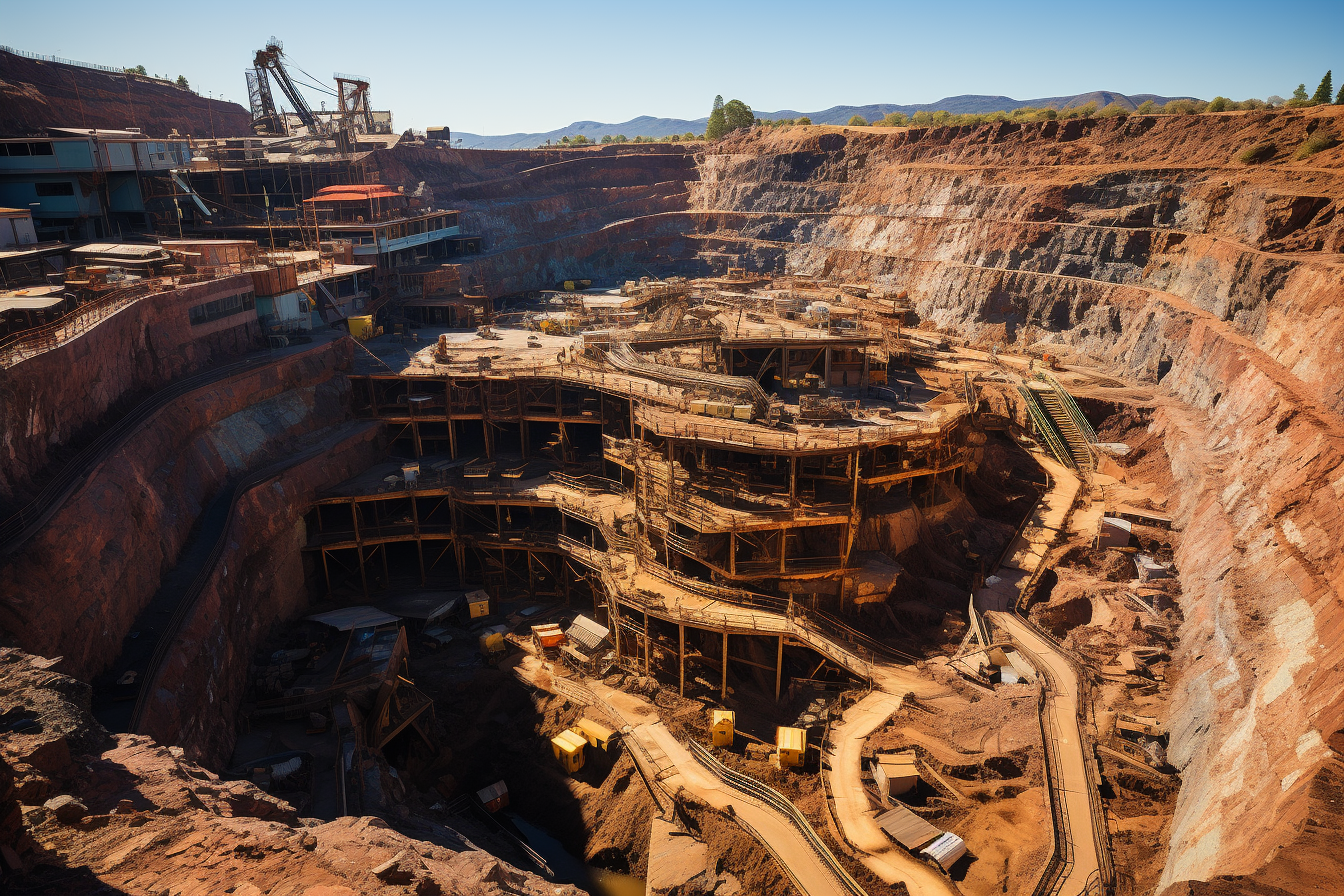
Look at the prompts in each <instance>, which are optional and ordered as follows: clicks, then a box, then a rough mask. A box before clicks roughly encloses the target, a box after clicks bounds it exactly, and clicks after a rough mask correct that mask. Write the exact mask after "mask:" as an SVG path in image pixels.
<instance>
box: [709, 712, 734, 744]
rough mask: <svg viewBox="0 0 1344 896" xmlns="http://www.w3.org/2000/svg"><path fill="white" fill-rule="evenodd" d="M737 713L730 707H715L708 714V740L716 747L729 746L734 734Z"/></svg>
mask: <svg viewBox="0 0 1344 896" xmlns="http://www.w3.org/2000/svg"><path fill="white" fill-rule="evenodd" d="M736 724H737V713H735V712H733V711H732V710H731V709H716V710H714V711H713V712H711V713H710V714H709V736H710V742H711V743H713V744H714V746H716V747H731V746H732V745H733V737H734V735H736V733H737V730H736V727H735V726H736Z"/></svg>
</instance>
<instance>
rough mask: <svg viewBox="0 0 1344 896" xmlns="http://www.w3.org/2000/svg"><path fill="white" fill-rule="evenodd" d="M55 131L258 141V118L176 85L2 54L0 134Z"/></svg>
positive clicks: (7, 135) (27, 134)
mask: <svg viewBox="0 0 1344 896" xmlns="http://www.w3.org/2000/svg"><path fill="white" fill-rule="evenodd" d="M49 127H66V128H112V129H118V128H140V130H142V131H144V133H145V134H146V135H148V136H150V137H167V136H168V134H169V133H170V132H171V131H177V133H178V134H180V135H181V136H183V137H185V136H187V135H191V136H193V137H250V136H251V135H252V115H251V113H250V112H248V111H247V110H246V109H244V108H243V107H242V106H240V105H238V104H237V103H228V102H224V101H223V100H212V99H207V98H206V97H203V96H200V95H198V94H195V93H192V92H190V91H187V90H179V89H178V88H177V87H174V86H172V85H169V84H164V83H162V82H159V81H154V80H151V79H148V78H141V77H137V76H135V75H128V74H123V73H121V72H107V71H102V70H99V69H92V68H85V67H83V66H79V65H66V64H64V63H60V62H48V61H45V60H40V59H29V58H27V57H25V56H18V55H15V54H14V53H7V52H5V51H3V50H0V137H26V136H29V135H31V134H41V133H43V132H45V130H46V129H47V128H49Z"/></svg>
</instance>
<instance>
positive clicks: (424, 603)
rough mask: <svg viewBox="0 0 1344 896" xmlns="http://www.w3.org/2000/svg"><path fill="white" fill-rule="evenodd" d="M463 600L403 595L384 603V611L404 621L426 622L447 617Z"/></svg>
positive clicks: (439, 595) (459, 598)
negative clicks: (418, 620) (421, 620)
mask: <svg viewBox="0 0 1344 896" xmlns="http://www.w3.org/2000/svg"><path fill="white" fill-rule="evenodd" d="M461 600H462V598H461V597H445V596H444V595H443V593H442V592H440V593H438V594H403V595H401V596H400V597H394V598H392V599H391V600H386V601H383V607H382V608H383V609H384V610H386V611H387V612H389V613H391V614H393V615H394V616H400V617H401V618H402V619H423V620H425V621H426V622H428V621H431V620H434V619H438V618H440V617H442V616H447V615H448V614H449V613H451V612H452V611H453V608H454V607H456V606H457V605H458V603H460V602H461Z"/></svg>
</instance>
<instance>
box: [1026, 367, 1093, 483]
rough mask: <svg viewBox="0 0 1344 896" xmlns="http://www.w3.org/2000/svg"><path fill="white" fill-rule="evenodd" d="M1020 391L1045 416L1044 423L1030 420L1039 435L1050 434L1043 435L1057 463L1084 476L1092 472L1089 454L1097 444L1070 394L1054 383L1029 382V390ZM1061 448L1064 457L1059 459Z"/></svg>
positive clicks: (1091, 456)
mask: <svg viewBox="0 0 1344 896" xmlns="http://www.w3.org/2000/svg"><path fill="white" fill-rule="evenodd" d="M1022 391H1023V392H1024V393H1026V394H1028V395H1029V396H1030V398H1031V399H1033V400H1034V401H1033V404H1035V405H1036V406H1037V407H1039V409H1040V410H1041V411H1043V412H1044V416H1045V418H1046V419H1045V420H1042V419H1040V418H1039V416H1038V415H1037V414H1033V415H1032V416H1033V419H1034V420H1035V422H1036V426H1037V430H1038V431H1040V430H1043V429H1046V428H1048V429H1050V430H1052V432H1049V433H1044V434H1045V435H1046V442H1047V443H1048V444H1049V446H1050V449H1051V452H1052V453H1054V454H1055V455H1056V457H1057V459H1058V460H1059V461H1060V462H1061V463H1067V464H1068V465H1069V466H1071V467H1075V468H1076V469H1079V470H1082V471H1085V472H1091V471H1093V470H1095V469H1096V463H1095V460H1096V459H1095V456H1094V455H1093V453H1092V447H1091V443H1092V442H1095V441H1096V440H1097V435H1096V433H1095V432H1094V431H1093V430H1092V426H1091V424H1089V423H1088V422H1087V418H1086V417H1084V416H1083V412H1082V410H1081V409H1080V408H1079V407H1078V405H1077V404H1076V403H1075V402H1074V400H1073V398H1072V397H1070V396H1069V393H1067V392H1065V391H1064V388H1063V387H1062V386H1060V385H1059V383H1057V382H1055V381H1054V380H1053V379H1051V380H1049V381H1047V382H1039V381H1035V382H1031V383H1029V384H1028V388H1026V389H1023V390H1022ZM1052 436H1053V437H1054V438H1053V439H1052V438H1051V437H1052ZM1061 443H1062V444H1061ZM1061 448H1062V449H1063V453H1064V454H1066V455H1067V457H1063V456H1060V454H1061V450H1060V449H1061Z"/></svg>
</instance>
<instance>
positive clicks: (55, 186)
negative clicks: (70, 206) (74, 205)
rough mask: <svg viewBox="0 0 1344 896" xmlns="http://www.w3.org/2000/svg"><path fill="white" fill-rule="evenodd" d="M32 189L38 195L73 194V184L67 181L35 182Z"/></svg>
mask: <svg viewBox="0 0 1344 896" xmlns="http://www.w3.org/2000/svg"><path fill="white" fill-rule="evenodd" d="M33 189H34V190H36V191H37V195H39V196H73V195H75V185H74V184H72V183H70V182H69V181H58V182H56V183H37V184H33Z"/></svg>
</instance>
